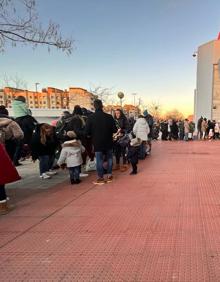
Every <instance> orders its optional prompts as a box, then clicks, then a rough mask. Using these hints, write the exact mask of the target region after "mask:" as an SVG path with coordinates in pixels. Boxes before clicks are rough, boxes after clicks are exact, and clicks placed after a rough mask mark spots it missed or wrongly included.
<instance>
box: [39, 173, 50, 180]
mask: <svg viewBox="0 0 220 282" xmlns="http://www.w3.org/2000/svg"><path fill="white" fill-rule="evenodd" d="M40 178H42V179H50V178H51V176H50V175H47V174H46V173H42V174H41V176H40Z"/></svg>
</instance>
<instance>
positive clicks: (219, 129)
mask: <svg viewBox="0 0 220 282" xmlns="http://www.w3.org/2000/svg"><path fill="white" fill-rule="evenodd" d="M214 132H215V135H214V138H215V139H219V133H220V127H219V122H216V123H215V128H214Z"/></svg>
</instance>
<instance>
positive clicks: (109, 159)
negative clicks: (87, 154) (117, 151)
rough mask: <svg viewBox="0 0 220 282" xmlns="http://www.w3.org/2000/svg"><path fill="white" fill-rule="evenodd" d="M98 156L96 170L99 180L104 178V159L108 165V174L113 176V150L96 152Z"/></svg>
mask: <svg viewBox="0 0 220 282" xmlns="http://www.w3.org/2000/svg"><path fill="white" fill-rule="evenodd" d="M95 156H96V170H97V174H98V177H99V178H103V176H104V168H103V162H104V158H105V159H106V161H107V163H108V167H107V174H108V175H112V165H113V153H112V150H107V151H105V152H95Z"/></svg>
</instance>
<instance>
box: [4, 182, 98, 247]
mask: <svg viewBox="0 0 220 282" xmlns="http://www.w3.org/2000/svg"><path fill="white" fill-rule="evenodd" d="M95 187H97V186H96V185H93V186H92V187H91V188H89V189H88V190H87V191H85V192H83V193H81V194H80V195H79V196H78V197H76V198H74V199H73V200H71V201H69V202H68V203H66V204H65V205H64V206H63V207H61V208H58V209H56V210H55V211H54V212H52V213H51V214H50V215H48V216H46V217H45V218H43V219H41V220H40V221H39V222H37V223H36V224H34V225H32V226H31V227H29V228H28V229H26V230H25V231H23V232H22V233H20V234H19V235H17V236H16V237H14V238H13V239H11V240H10V241H8V242H7V243H5V244H4V245H2V246H0V250H1V249H2V248H4V247H5V246H7V245H8V244H10V243H11V242H13V241H14V240H16V239H18V238H19V237H21V236H23V235H24V234H26V233H27V232H28V231H30V230H31V229H33V228H34V227H36V226H37V225H39V224H41V223H42V222H43V221H45V220H47V219H48V218H50V217H51V216H53V215H54V214H56V213H57V212H59V211H61V210H62V209H64V208H65V207H67V206H68V205H69V204H71V203H73V202H75V201H76V200H78V199H79V198H81V197H82V196H84V195H85V194H87V193H88V192H90V191H91V190H93V189H94V188H95Z"/></svg>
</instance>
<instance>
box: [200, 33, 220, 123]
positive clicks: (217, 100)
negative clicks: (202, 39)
mask: <svg viewBox="0 0 220 282" xmlns="http://www.w3.org/2000/svg"><path fill="white" fill-rule="evenodd" d="M219 39H220V38H219ZM219 39H218V40H213V41H211V42H208V43H206V44H203V45H202V46H200V47H199V48H198V52H197V83H196V90H195V93H194V120H195V121H197V120H198V119H199V118H200V117H201V116H203V117H206V118H207V119H213V120H220V40H219Z"/></svg>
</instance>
